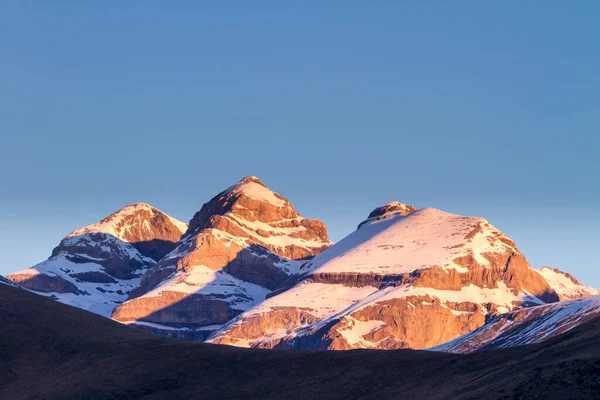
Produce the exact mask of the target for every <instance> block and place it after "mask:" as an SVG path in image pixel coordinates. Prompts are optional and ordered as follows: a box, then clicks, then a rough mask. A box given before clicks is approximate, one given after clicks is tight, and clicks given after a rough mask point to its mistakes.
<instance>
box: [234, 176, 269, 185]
mask: <svg viewBox="0 0 600 400" xmlns="http://www.w3.org/2000/svg"><path fill="white" fill-rule="evenodd" d="M250 182H252V183H257V184H259V185H261V186H263V187H265V188H266V187H267V186H266V185H265V184H264V183H262V182H261V181H260V179H258V178H257V177H256V176H254V175H250V176H247V177H245V178H244V179H242V180H241V181H239V182H238V183H236V185H243V184H245V183H250Z"/></svg>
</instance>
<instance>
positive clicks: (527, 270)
mask: <svg viewBox="0 0 600 400" xmlns="http://www.w3.org/2000/svg"><path fill="white" fill-rule="evenodd" d="M365 214H366V213H365ZM7 278H8V279H9V280H10V281H11V282H14V283H16V284H18V285H20V286H21V287H23V288H25V289H28V290H30V291H33V292H36V293H38V294H42V295H45V296H49V297H51V298H53V299H55V300H58V301H60V302H63V303H66V304H69V305H72V306H75V307H79V308H82V309H85V310H88V311H91V312H94V313H97V314H100V315H103V316H105V317H111V318H112V319H114V320H116V321H119V322H122V323H124V324H128V325H131V326H133V327H136V328H138V329H141V330H146V331H149V332H152V333H154V334H157V335H161V336H168V337H173V338H178V339H184V340H192V341H208V342H210V343H219V344H228V345H233V346H238V347H259V348H282V349H311V350H326V349H331V350H345V349H355V348H369V349H400V348H413V349H425V348H432V347H433V348H436V349H439V350H441V351H452V352H469V351H475V350H478V349H482V348H489V347H490V346H492V347H493V346H494V345H493V344H491V342H490V341H489V340H487V339H482V337H487V338H489V337H491V336H492V334H491V333H490V332H492V331H490V330H488V331H485V329H487V328H488V327H494V326H495V327H496V328H493V329H494V332H499V331H500V330H501V329H500V327H504V328H502V329H503V330H502V331H503V332H504V331H506V326H508V325H513V324H514V321H517V320H522V319H523V317H521V316H522V315H525V314H527V315H528V317H527V318H528V319H527V321H530V322H528V324H532V323H533V324H539V323H541V322H540V321H541V320H539V319H538V320H537V322H531V321H533V320H534V319H537V318H547V317H548V315H550V314H552V315H553V316H554V317H556V318H566V316H567V314H569V315H571V317H572V318H570V319H569V320H568V321H566V320H565V322H564V323H563V324H562V325H561V326H563V327H564V329H556V330H544V332H545V333H544V334H540V335H533V336H535V337H536V338H538V339H532V340H531V342H536V341H539V340H540V339H539V338H543V340H546V339H549V338H550V337H553V336H554V335H556V334H559V333H562V332H564V331H565V330H566V329H571V328H573V327H575V326H577V325H578V324H580V323H583V322H585V321H587V320H589V319H590V318H591V317H590V316H595V315H596V314H594V313H596V312H597V309H596V308H594V306H593V304H595V303H593V302H592V305H590V304H588V303H586V305H587V306H586V307H583V308H585V310H587V311H588V312H587V313H584V314H585V315H586V317H585V318H583V317H582V318H576V317H573V315H572V314H570V313H569V312H567V311H564V310H567V309H569V310H574V309H578V310H581V307H579V308H578V307H571V308H569V307H568V306H567V307H566V308H564V310H563V312H561V313H556V312H555V311H556V310H557V309H561V310H562V308H561V307H562V305H563V303H567V302H568V301H575V302H577V301H579V300H578V299H580V298H582V297H584V296H590V295H597V294H599V293H598V291H597V290H596V289H594V288H591V287H589V286H585V285H583V284H581V283H580V282H579V281H577V280H576V279H575V278H574V277H572V276H571V275H569V274H567V273H564V272H562V271H559V270H557V269H551V268H548V267H544V268H542V269H540V270H534V269H532V268H531V266H530V265H529V262H528V261H527V259H526V257H525V256H524V255H523V254H522V253H521V252H520V250H519V249H518V247H517V245H516V244H515V243H514V241H512V240H511V239H509V238H508V237H507V236H506V235H505V234H504V233H502V232H501V231H500V230H498V229H497V228H495V227H494V226H492V225H491V224H490V223H489V222H488V221H486V220H485V219H483V218H479V217H468V216H461V215H455V214H451V213H447V212H444V211H441V210H438V209H434V208H423V209H416V208H415V207H413V206H411V205H408V204H404V203H400V202H391V203H387V204H384V205H382V206H380V207H377V208H376V209H375V210H373V211H372V212H371V213H370V214H368V217H367V219H365V220H364V221H362V222H360V223H359V224H358V228H357V229H356V231H354V232H352V233H350V234H349V235H348V236H347V237H345V238H344V239H342V240H341V241H340V242H338V243H336V244H333V243H332V242H331V241H330V240H329V238H328V236H327V229H326V227H325V224H323V222H321V221H318V220H315V219H309V218H305V217H303V216H302V215H300V214H299V213H298V212H297V211H296V210H295V209H294V207H293V206H292V205H291V203H290V202H289V201H288V200H287V199H286V198H284V197H283V196H281V195H279V194H278V193H275V192H273V191H272V190H270V189H269V188H267V187H266V186H265V185H264V184H263V183H262V182H261V181H260V180H259V179H258V178H256V177H253V176H251V177H247V178H245V179H243V180H241V181H239V182H237V183H236V184H234V185H233V186H231V187H229V188H227V189H226V190H224V191H222V192H220V193H218V194H217V195H216V196H214V197H213V198H212V199H211V200H210V201H208V202H207V203H205V204H204V205H203V206H202V207H201V208H200V210H199V211H198V212H196V213H195V214H194V216H193V217H192V218H191V219H190V221H189V224H185V223H183V222H181V221H178V220H176V219H174V218H172V217H170V216H168V215H167V214H165V213H163V212H162V211H160V210H157V209H156V208H153V207H151V206H149V205H147V204H144V203H136V204H133V205H130V206H127V207H125V208H123V209H121V210H119V211H117V212H115V213H114V214H112V215H110V216H109V217H107V218H105V219H103V220H101V221H100V222H98V223H95V224H92V225H89V226H86V227H83V228H80V229H77V230H75V231H73V232H72V233H71V234H69V235H68V236H67V237H65V238H64V239H63V240H62V241H61V242H60V244H59V245H58V246H57V247H56V248H55V249H54V251H53V252H52V255H51V256H50V258H48V260H46V261H44V262H42V263H40V264H37V265H35V266H33V267H31V268H28V269H26V270H22V271H18V272H15V273H12V274H9V275H8V276H7ZM559 301H560V302H559ZM577 304H579V303H577ZM531 307H534V308H531ZM556 307H558V308H556ZM529 310H540V311H535V312H531V313H530V312H529ZM542 310H548V311H542ZM550 310H554V311H552V312H550ZM581 314H582V312H579V315H581ZM503 321H504V322H503ZM506 321H510V322H506ZM484 331H485V332H487V333H482V332H484ZM463 335H467V336H463ZM469 335H471V336H469ZM481 335H483V336H481ZM533 336H530V337H533ZM467 337H469V338H470V339H469V340H468V341H462V342H452V341H454V340H459V341H460V340H461V338H467ZM475 337H477V339H475ZM448 342H450V343H453V344H452V345H449V346H446V347H444V346H443V345H444V344H446V343H448ZM525 342H527V341H526V340H525V341H524V342H523V341H519V340H517V339H514V338H513V339H511V340H510V341H506V343H515V344H520V343H525ZM436 346H438V347H436ZM486 346H487V347H486ZM496 347H499V346H496Z"/></svg>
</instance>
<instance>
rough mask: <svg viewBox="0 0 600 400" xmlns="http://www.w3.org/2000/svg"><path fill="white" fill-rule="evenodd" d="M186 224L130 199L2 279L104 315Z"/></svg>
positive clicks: (109, 312) (180, 232)
mask: <svg viewBox="0 0 600 400" xmlns="http://www.w3.org/2000/svg"><path fill="white" fill-rule="evenodd" d="M186 229H187V225H186V224H185V223H183V222H181V221H178V220H176V219H174V218H172V217H170V216H168V215H167V214H165V213H163V212H161V211H160V210H157V209H156V208H153V207H151V206H149V205H148V204H143V203H136V204H132V205H130V206H127V207H125V208H122V209H121V210H119V211H117V212H115V213H113V214H111V215H110V216H108V217H106V218H105V219H103V220H102V221H100V222H98V223H95V224H93V225H89V226H86V227H83V228H80V229H77V230H75V231H73V232H71V233H70V234H69V235H68V236H67V237H65V238H64V239H63V240H62V241H61V242H60V244H59V245H58V246H57V247H56V248H55V249H54V250H53V251H52V255H51V256H50V258H48V259H47V260H46V261H44V262H42V263H40V264H37V265H35V266H33V267H31V268H29V269H26V270H22V271H19V272H15V273H12V274H10V275H8V278H9V279H10V280H11V281H13V282H16V283H19V284H20V285H21V286H23V287H25V288H27V289H30V290H32V291H35V292H39V293H43V294H46V295H49V296H52V297H53V298H55V299H57V300H59V301H61V302H64V303H67V304H71V305H74V306H76V307H80V308H84V309H87V310H90V311H92V312H96V313H98V314H102V315H105V316H110V314H111V312H112V309H113V308H114V307H115V305H117V304H118V303H121V302H122V301H123V300H125V299H126V298H127V296H128V294H129V292H130V291H131V290H133V289H135V288H137V287H138V286H139V281H140V278H141V275H142V274H143V273H144V272H145V271H146V270H147V269H148V268H149V267H151V266H154V265H155V264H156V261H157V260H158V259H160V258H162V257H163V256H164V255H165V254H167V253H168V252H169V251H171V250H173V248H174V247H175V245H176V243H177V242H178V241H179V239H180V238H181V236H182V234H183V233H184V232H185V231H186Z"/></svg>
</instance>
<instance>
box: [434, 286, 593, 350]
mask: <svg viewBox="0 0 600 400" xmlns="http://www.w3.org/2000/svg"><path fill="white" fill-rule="evenodd" d="M596 317H600V296H589V297H582V298H576V299H573V300H566V301H561V302H558V303H553V304H546V305H542V306H538V307H531V308H525V309H521V310H517V311H513V312H509V313H507V314H502V315H499V316H497V317H496V318H494V319H493V320H491V321H490V322H488V323H487V324H485V325H483V326H482V327H481V328H479V329H477V330H475V331H473V332H471V333H468V334H466V335H464V336H461V337H459V338H457V339H455V340H453V341H451V342H449V343H445V344H443V345H441V346H437V347H434V348H432V349H431V350H436V351H445V352H451V353H471V352H473V351H478V350H488V349H495V348H506V347H513V346H520V345H525V344H532V343H539V342H542V341H544V340H548V339H550V338H552V337H554V336H556V335H560V334H561V333H564V332H566V331H568V330H569V329H572V328H575V327H576V326H579V325H581V324H583V323H585V322H587V321H589V320H591V319H593V318H596Z"/></svg>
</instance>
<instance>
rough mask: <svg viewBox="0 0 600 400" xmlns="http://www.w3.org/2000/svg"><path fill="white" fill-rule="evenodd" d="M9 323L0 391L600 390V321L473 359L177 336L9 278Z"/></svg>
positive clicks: (342, 394)
mask: <svg viewBox="0 0 600 400" xmlns="http://www.w3.org/2000/svg"><path fill="white" fill-rule="evenodd" d="M42 310H43V312H41V311H42ZM0 321H2V328H1V329H0V398H1V399H14V400H29V399H31V400H33V399H67V400H68V399H96V400H104V399H121V400H129V399H136V400H153V399H167V398H168V399H194V398H211V399H212V398H227V399H233V398H236V399H239V398H248V399H251V398H260V399H295V400H302V399H347V398H365V399H366V398H377V399H398V398H407V399H417V400H419V399H430V400H439V399H450V398H451V399H513V398H515V399H516V398H518V399H523V398H538V399H544V398H553V399H567V398H571V399H582V400H585V399H595V398H597V396H598V391H599V390H600V384H599V382H598V368H600V346H599V345H598V343H600V341H599V338H600V319H598V318H596V319H594V320H592V321H589V322H588V323H586V324H583V325H580V326H578V327H576V328H574V329H572V330H570V331H568V332H567V333H565V334H563V335H559V336H557V337H554V338H552V339H550V340H549V341H546V342H544V343H540V344H536V345H529V346H523V347H519V348H513V349H501V350H495V351H484V352H477V353H473V354H466V355H460V354H449V353H443V352H430V351H415V350H400V351H371V350H357V351H350V352H308V351H262V350H258V349H239V348H234V347H227V346H214V345H209V344H203V343H188V342H181V341H173V340H169V339H166V338H160V337H156V336H153V335H150V334H148V333H146V332H141V331H138V330H135V329H131V328H128V327H126V326H123V325H121V324H118V323H116V322H114V321H111V320H109V319H107V318H102V317H99V316H97V315H94V314H91V313H88V312H85V311H83V310H79V309H76V308H73V307H69V306H67V305H64V304H61V303H59V302H54V301H51V300H50V299H48V298H46V297H43V296H37V295H35V294H33V293H30V292H28V291H25V290H20V289H17V288H13V287H10V286H7V285H0Z"/></svg>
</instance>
